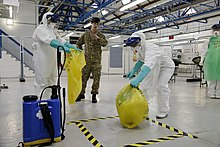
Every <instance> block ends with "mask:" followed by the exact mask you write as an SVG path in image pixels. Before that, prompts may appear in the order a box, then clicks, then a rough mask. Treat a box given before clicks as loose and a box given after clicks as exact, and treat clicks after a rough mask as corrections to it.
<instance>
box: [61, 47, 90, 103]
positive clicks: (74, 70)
mask: <svg viewBox="0 0 220 147" xmlns="http://www.w3.org/2000/svg"><path fill="white" fill-rule="evenodd" d="M85 65H86V61H85V56H84V53H83V52H79V51H76V50H71V53H67V54H66V63H65V66H64V67H65V69H66V72H67V75H68V102H69V104H73V103H74V102H75V100H76V98H77V97H78V95H79V94H80V92H81V89H82V72H81V70H82V68H83V67H84V66H85Z"/></svg>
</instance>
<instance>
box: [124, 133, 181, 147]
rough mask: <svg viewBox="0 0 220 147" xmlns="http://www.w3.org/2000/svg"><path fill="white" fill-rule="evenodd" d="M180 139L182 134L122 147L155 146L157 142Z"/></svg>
mask: <svg viewBox="0 0 220 147" xmlns="http://www.w3.org/2000/svg"><path fill="white" fill-rule="evenodd" d="M181 137H183V134H175V135H170V136H166V137H161V138H157V139H152V140H148V141H143V142H138V143H134V144H128V145H124V146H123V147H139V146H145V145H152V144H156V143H159V142H164V141H168V140H174V139H177V138H181Z"/></svg>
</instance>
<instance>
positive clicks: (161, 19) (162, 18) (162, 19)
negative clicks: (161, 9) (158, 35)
mask: <svg viewBox="0 0 220 147" xmlns="http://www.w3.org/2000/svg"><path fill="white" fill-rule="evenodd" d="M156 19H157V20H158V21H159V22H163V21H164V20H165V19H164V17H163V16H158V17H156Z"/></svg>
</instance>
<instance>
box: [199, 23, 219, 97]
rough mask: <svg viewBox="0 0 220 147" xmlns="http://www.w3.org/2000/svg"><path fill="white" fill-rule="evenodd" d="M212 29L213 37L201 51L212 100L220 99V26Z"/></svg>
mask: <svg viewBox="0 0 220 147" xmlns="http://www.w3.org/2000/svg"><path fill="white" fill-rule="evenodd" d="M211 29H212V36H211V37H210V38H209V39H208V40H207V41H205V42H204V44H203V47H202V49H201V58H202V59H201V61H202V63H204V65H203V67H204V78H205V80H207V81H208V94H209V96H210V98H213V99H220V24H215V25H213V26H212V27H211Z"/></svg>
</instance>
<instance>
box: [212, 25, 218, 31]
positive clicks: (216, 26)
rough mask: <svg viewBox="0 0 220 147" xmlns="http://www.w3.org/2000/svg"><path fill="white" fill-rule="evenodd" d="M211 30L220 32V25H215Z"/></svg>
mask: <svg viewBox="0 0 220 147" xmlns="http://www.w3.org/2000/svg"><path fill="white" fill-rule="evenodd" d="M211 28H212V30H220V24H214V25H213V26H212V27H211Z"/></svg>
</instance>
